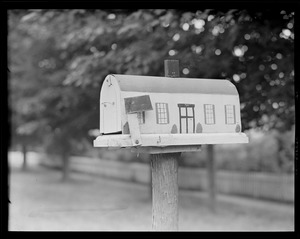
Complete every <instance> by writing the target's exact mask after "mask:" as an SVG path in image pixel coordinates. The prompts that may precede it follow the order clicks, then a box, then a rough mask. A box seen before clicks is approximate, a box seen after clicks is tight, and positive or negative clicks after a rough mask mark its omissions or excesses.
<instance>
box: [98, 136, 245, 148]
mask: <svg viewBox="0 0 300 239" xmlns="http://www.w3.org/2000/svg"><path fill="white" fill-rule="evenodd" d="M141 139H142V142H143V143H142V145H141V146H140V147H149V146H156V147H167V146H174V145H178V146H179V145H181V146H182V145H202V144H241V143H249V139H248V137H247V136H246V134H244V133H201V134H141ZM94 147H103V148H107V147H116V148H123V147H133V144H132V141H131V136H130V135H129V134H119V135H102V136H98V137H97V138H96V139H95V140H94Z"/></svg>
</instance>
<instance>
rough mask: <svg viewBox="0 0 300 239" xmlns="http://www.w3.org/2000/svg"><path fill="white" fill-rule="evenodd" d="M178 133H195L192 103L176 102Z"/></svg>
mask: <svg viewBox="0 0 300 239" xmlns="http://www.w3.org/2000/svg"><path fill="white" fill-rule="evenodd" d="M178 107H179V122H180V124H179V125H180V133H181V134H189V133H195V112H194V107H195V105H193V104H178Z"/></svg>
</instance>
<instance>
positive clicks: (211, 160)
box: [207, 144, 216, 212]
mask: <svg viewBox="0 0 300 239" xmlns="http://www.w3.org/2000/svg"><path fill="white" fill-rule="evenodd" d="M215 171H216V169H215V157H214V145H213V144H208V145H207V175H208V178H207V179H208V192H209V202H210V208H211V211H212V212H215V211H216V184H215V177H216V173H215Z"/></svg>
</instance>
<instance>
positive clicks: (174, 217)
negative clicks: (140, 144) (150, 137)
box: [151, 153, 181, 231]
mask: <svg viewBox="0 0 300 239" xmlns="http://www.w3.org/2000/svg"><path fill="white" fill-rule="evenodd" d="M180 155H181V153H166V154H152V155H151V169H152V200H153V201H152V229H153V230H156V231H176V230H178V161H177V159H178V158H179V157H180Z"/></svg>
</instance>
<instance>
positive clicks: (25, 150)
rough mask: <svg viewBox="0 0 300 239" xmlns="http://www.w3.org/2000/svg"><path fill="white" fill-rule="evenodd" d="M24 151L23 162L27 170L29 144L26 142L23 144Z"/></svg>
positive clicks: (23, 168)
mask: <svg viewBox="0 0 300 239" xmlns="http://www.w3.org/2000/svg"><path fill="white" fill-rule="evenodd" d="M22 153H23V164H22V170H23V171H25V170H27V146H26V144H22Z"/></svg>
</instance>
